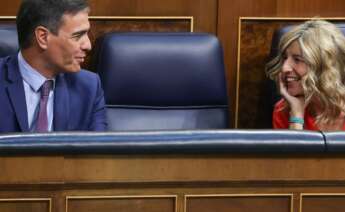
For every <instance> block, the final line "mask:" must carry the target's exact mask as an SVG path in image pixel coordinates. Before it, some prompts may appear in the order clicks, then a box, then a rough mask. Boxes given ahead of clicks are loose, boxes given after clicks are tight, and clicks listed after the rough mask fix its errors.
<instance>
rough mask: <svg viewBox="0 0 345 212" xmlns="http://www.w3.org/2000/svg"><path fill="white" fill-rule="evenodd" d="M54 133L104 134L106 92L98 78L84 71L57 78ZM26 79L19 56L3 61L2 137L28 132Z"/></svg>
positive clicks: (0, 64) (0, 65) (0, 86)
mask: <svg viewBox="0 0 345 212" xmlns="http://www.w3.org/2000/svg"><path fill="white" fill-rule="evenodd" d="M55 82H56V84H55V90H54V92H55V93H54V115H53V117H54V118H53V131H76V130H78V131H84V130H90V131H104V130H106V117H105V105H104V95H103V89H102V87H101V83H100V80H99V77H98V75H96V74H95V73H92V72H89V71H85V70H81V71H80V72H78V73H64V74H60V75H58V76H57V77H56V81H55ZM25 101H26V100H25V93H24V86H23V79H22V76H21V74H20V72H19V66H18V59H17V54H16V55H12V56H8V57H4V58H0V133H1V132H28V131H29V127H28V116H27V109H26V102H25Z"/></svg>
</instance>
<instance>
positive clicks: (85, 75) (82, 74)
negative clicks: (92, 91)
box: [64, 69, 98, 83]
mask: <svg viewBox="0 0 345 212" xmlns="http://www.w3.org/2000/svg"><path fill="white" fill-rule="evenodd" d="M64 76H65V77H66V78H68V79H70V80H77V81H87V80H90V82H91V83H92V82H93V81H95V80H96V81H97V80H98V74H96V73H94V72H91V71H89V70H86V69H81V70H80V71H78V72H76V73H65V74H64Z"/></svg>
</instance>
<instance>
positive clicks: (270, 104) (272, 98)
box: [261, 23, 345, 128]
mask: <svg viewBox="0 0 345 212" xmlns="http://www.w3.org/2000/svg"><path fill="white" fill-rule="evenodd" d="M336 25H337V27H338V28H339V29H340V30H341V31H342V32H343V34H344V35H345V24H344V23H336ZM293 27H294V25H289V26H285V27H282V28H280V29H278V30H276V31H275V32H274V34H273V37H272V44H271V50H270V54H269V58H270V60H271V59H273V58H274V57H276V56H277V54H278V46H279V42H280V39H281V37H282V36H283V35H284V34H285V33H286V32H288V31H290V30H291V28H293ZM280 98H281V96H280V94H279V93H278V90H277V87H276V84H275V82H274V81H273V80H267V81H266V88H265V95H264V98H263V99H265V100H266V101H265V103H263V104H261V105H265V106H264V108H265V109H264V112H263V113H262V116H261V117H263V119H262V120H261V121H262V123H263V125H265V128H272V113H273V108H274V105H275V104H276V103H277V101H279V99H280Z"/></svg>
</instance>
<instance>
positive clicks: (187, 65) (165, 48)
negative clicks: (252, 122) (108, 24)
mask: <svg viewBox="0 0 345 212" xmlns="http://www.w3.org/2000/svg"><path fill="white" fill-rule="evenodd" d="M99 44H100V47H99V52H98V54H97V59H96V65H95V67H96V69H97V72H98V73H99V74H100V76H101V80H102V83H103V86H104V92H105V100H106V104H107V105H108V108H107V116H108V123H109V130H115V131H116V130H162V129H207V128H227V127H228V102H227V101H228V100H227V92H226V83H225V70H224V61H223V53H222V49H221V46H220V43H219V41H218V39H217V38H216V37H215V36H212V35H209V34H201V33H110V34H107V35H105V36H104V37H103V38H102V40H101V41H100V42H99Z"/></svg>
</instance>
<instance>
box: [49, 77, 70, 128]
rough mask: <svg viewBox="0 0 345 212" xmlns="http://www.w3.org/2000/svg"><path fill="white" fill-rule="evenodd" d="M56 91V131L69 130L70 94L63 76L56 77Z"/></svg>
mask: <svg viewBox="0 0 345 212" xmlns="http://www.w3.org/2000/svg"><path fill="white" fill-rule="evenodd" d="M55 82H56V84H55V91H54V121H53V127H54V131H67V130H68V117H69V93H68V88H67V82H66V79H65V77H64V76H63V74H59V75H58V76H57V77H56V81H55Z"/></svg>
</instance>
